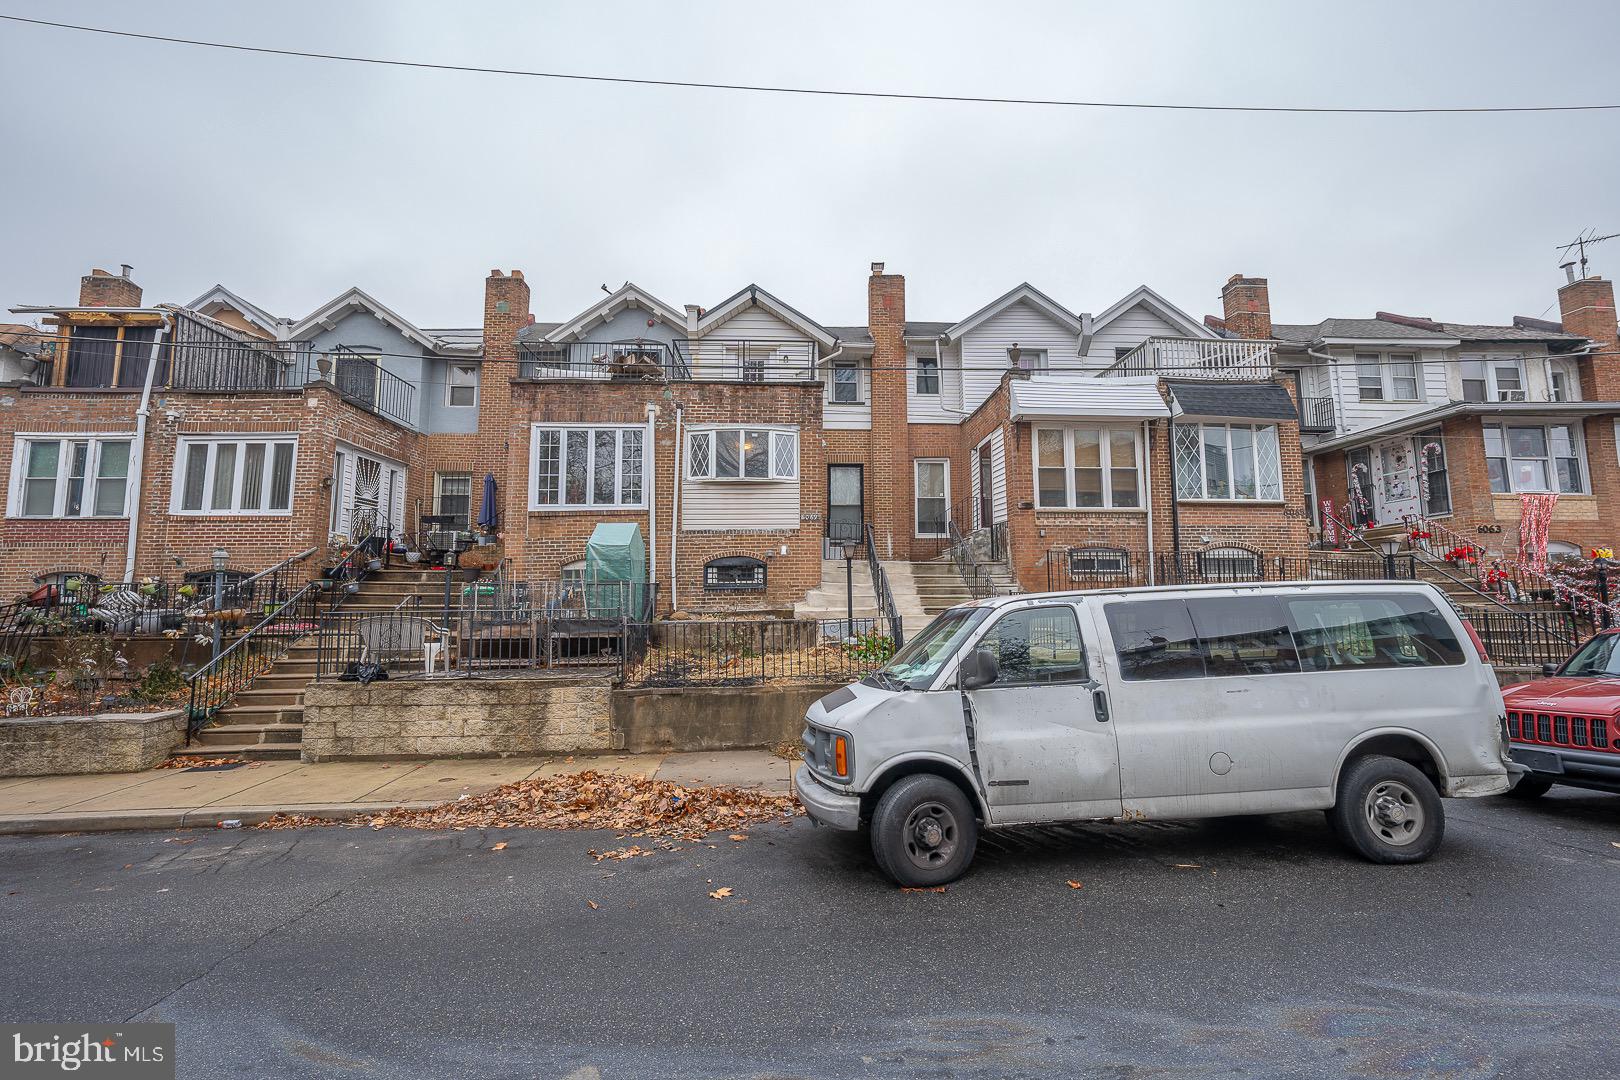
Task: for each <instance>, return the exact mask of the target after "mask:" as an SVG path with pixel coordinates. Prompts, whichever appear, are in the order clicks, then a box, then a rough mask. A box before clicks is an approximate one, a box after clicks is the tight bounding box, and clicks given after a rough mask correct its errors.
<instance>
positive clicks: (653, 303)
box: [545, 281, 686, 341]
mask: <svg viewBox="0 0 1620 1080" xmlns="http://www.w3.org/2000/svg"><path fill="white" fill-rule="evenodd" d="M637 305H639V306H641V307H644V308H646V309H647V310H648V311H650V312H652V313H653V314H654V315H656V316H657V317H658V318H659V319H661V320H662V321H664V322H666V323H668V324H669V325H670V326H673V327H675V328H676V329H677V330H680V329H684V328H685V327H686V316H685V315H683V314H681V313H680V312H678V311H676V310H675V309H674V308H672V307H670V306H669V305H668V304H666V303H664V302H663V301H662V300H660V299H658V297H656V296H654V295H653V294H652V293H650V292H648V291H647V290H645V289H643V288H641V286H639V285H637V284H636V283H635V282H632V281H627V282H625V283H624V284H623V285H621V286H619V288H618V289H616V290H615V291H613V292H611V293H609V294H608V295H606V296H604V297H602V299H601V300H599V301H597V302H596V303H595V304H592V305H591V306H590V307H588V308H586V309H585V310H584V311H582V312H580V313H579V314H578V315H576V316H574V317H573V318H572V319H570V320H569V321H567V322H565V323H560V324H558V325H557V326H556V327H554V328H553V329H552V330H551V331H550V332H549V333H547V334H546V335H545V339H546V340H547V341H562V340H563V339H565V338H571V337H575V336H577V335H579V334H582V333H584V332H585V328H586V327H588V326H590V324H591V323H593V322H595V321H596V320H598V319H603V320H606V319H610V318H612V317H613V316H614V315H616V314H618V312H619V311H620V310H621V309H622V308H626V307H635V306H637Z"/></svg>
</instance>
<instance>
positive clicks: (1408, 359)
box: [1353, 352, 1426, 405]
mask: <svg viewBox="0 0 1620 1080" xmlns="http://www.w3.org/2000/svg"><path fill="white" fill-rule="evenodd" d="M1353 359H1354V362H1355V366H1356V398H1357V400H1358V401H1362V402H1368V403H1376V404H1393V405H1409V404H1412V403H1413V402H1422V401H1424V400H1426V399H1425V397H1424V386H1423V357H1422V356H1421V355H1420V354H1418V353H1416V352H1390V353H1384V352H1376V353H1375V352H1357V353H1356V354H1355V356H1354V358H1353ZM1364 363H1371V364H1376V365H1377V367H1378V396H1377V397H1368V396H1367V394H1366V390H1368V389H1371V388H1370V387H1363V386H1362V380H1363V375H1362V365H1363V364H1364ZM1397 364H1402V365H1410V366H1411V368H1412V374H1411V376H1410V378H1411V380H1412V387H1413V394H1414V395H1415V396H1413V397H1406V396H1397V394H1396V392H1395V380H1396V375H1395V366H1396V365H1397ZM1400 378H1403V379H1404V378H1407V376H1404V375H1403V376H1400Z"/></svg>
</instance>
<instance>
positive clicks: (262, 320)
mask: <svg viewBox="0 0 1620 1080" xmlns="http://www.w3.org/2000/svg"><path fill="white" fill-rule="evenodd" d="M186 307H187V308H189V309H191V310H192V311H200V312H202V313H203V314H204V315H210V316H211V315H214V314H215V313H216V312H217V311H218V310H219V308H222V307H228V308H230V309H231V310H232V311H234V312H236V313H237V314H238V315H240V316H242V318H244V319H246V320H247V321H248V322H250V323H252V324H253V325H254V326H257V327H258V328H259V329H260V330H263V331H264V332H265V333H267V334H273V335H275V336H277V337H280V336H281V335H282V334H283V333H285V332H286V330H287V328H288V327H289V326H291V325H292V320H291V319H282V318H278V317H276V316H274V315H272V314H270V313H269V312H268V311H266V310H264V309H263V308H262V307H259V306H258V305H257V304H254V303H252V302H250V301H247V300H244V299H242V297H240V296H238V295H236V294H235V293H233V292H231V290H229V289H227V288H226V287H225V286H223V285H215V286H214V287H213V288H212V289H209V290H208V291H207V292H205V293H203V294H202V295H201V296H199V297H197V299H195V300H193V301H192V302H191V303H189V304H187V305H186ZM209 308H214V311H210V310H208V309H209Z"/></svg>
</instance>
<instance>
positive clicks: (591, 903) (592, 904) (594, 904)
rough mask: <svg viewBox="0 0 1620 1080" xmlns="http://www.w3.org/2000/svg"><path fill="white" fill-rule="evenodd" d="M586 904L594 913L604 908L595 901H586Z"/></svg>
mask: <svg viewBox="0 0 1620 1080" xmlns="http://www.w3.org/2000/svg"><path fill="white" fill-rule="evenodd" d="M585 903H586V905H587V906H588V907H589V908H590V909H591V910H592V911H595V910H596V909H597V908H599V907H601V906H602V905H600V904H598V903H597V902H596V901H595V900H587V901H585Z"/></svg>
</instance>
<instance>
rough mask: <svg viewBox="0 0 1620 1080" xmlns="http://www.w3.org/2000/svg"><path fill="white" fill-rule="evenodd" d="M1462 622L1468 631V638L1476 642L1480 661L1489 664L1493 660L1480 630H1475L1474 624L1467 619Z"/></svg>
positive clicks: (1475, 645) (1475, 646)
mask: <svg viewBox="0 0 1620 1080" xmlns="http://www.w3.org/2000/svg"><path fill="white" fill-rule="evenodd" d="M1462 624H1463V629H1464V630H1466V631H1468V640H1469V641H1472V642H1473V643H1474V648H1475V649H1476V650H1478V652H1479V661H1480V663H1482V664H1489V663H1490V662H1491V654H1490V653H1488V652H1486V651H1485V642H1483V641H1481V640H1480V637H1479V631H1478V630H1475V629H1474V624H1473V623H1471V622H1469V621H1468V620H1467V619H1464V620H1463V621H1462Z"/></svg>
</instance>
